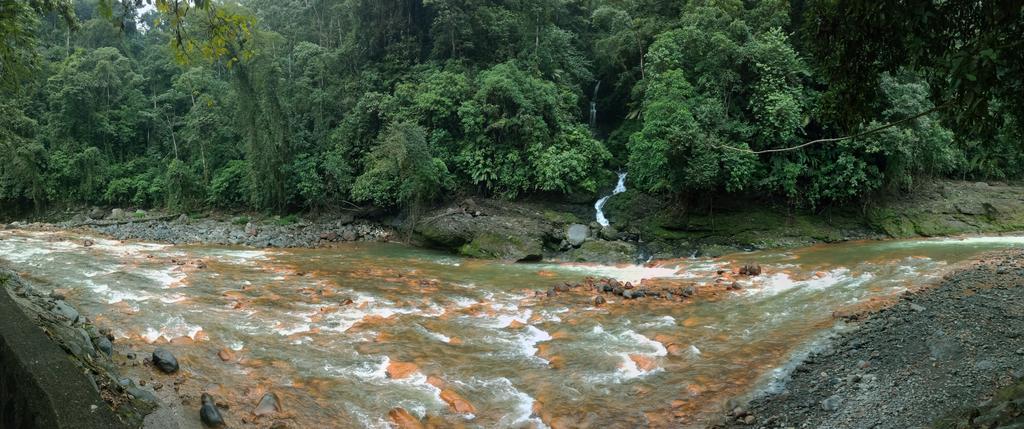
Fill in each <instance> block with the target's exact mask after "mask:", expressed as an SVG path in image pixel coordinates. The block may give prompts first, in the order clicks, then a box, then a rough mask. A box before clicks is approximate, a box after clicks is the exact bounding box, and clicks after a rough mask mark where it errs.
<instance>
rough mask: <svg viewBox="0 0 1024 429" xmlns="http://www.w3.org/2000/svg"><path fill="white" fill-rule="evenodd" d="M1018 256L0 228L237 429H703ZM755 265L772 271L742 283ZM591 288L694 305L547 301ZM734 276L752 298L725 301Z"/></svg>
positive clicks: (2, 240)
mask: <svg viewBox="0 0 1024 429" xmlns="http://www.w3.org/2000/svg"><path fill="white" fill-rule="evenodd" d="M86 239H88V240H92V241H94V242H95V244H94V245H92V246H88V247H86V246H83V245H82V243H83V242H84V241H85V240H86ZM1015 246H1024V237H1016V236H1013V237H972V238H965V239H920V240H906V241H873V242H849V243H842V244H831V245H818V246H812V247H807V248H801V249H793V250H788V251H762V252H752V253H743V254H736V255H729V256H726V257H723V258H717V259H701V258H695V259H682V260H672V261H658V262H655V263H652V264H648V265H647V266H619V267H610V266H595V265H579V264H555V263H537V264H505V263H500V262H494V261H482V260H470V259H463V258H459V257H455V256H451V255H448V254H443V253H437V252H432V251H426V250H422V249H415V248H410V247H407V246H403V245H398V244H379V243H375V244H369V243H364V244H347V245H344V246H342V247H337V248H331V249H287V250H284V249H267V250H256V249H245V248H230V247H219V246H170V245H164V244H155V243H140V242H120V241H114V240H108V239H104V238H101V237H96V236H86V235H80V234H73V233H57V232H28V231H0V260H3V262H4V265H10V266H11V267H13V268H15V269H16V270H18V271H20V272H22V273H23V274H24V275H25V276H26V278H28V279H30V280H32V281H34V282H35V283H37V284H38V285H39V286H41V287H43V288H55V287H59V288H62V289H63V292H64V293H65V294H66V295H67V297H68V300H69V301H70V302H72V303H73V304H76V305H77V306H78V307H79V308H80V309H82V310H83V311H84V312H85V313H86V314H89V315H92V316H93V318H94V319H95V321H96V322H97V323H98V324H99V325H101V326H107V327H110V328H112V330H113V333H114V335H115V336H116V337H117V341H116V342H115V344H116V345H117V347H118V350H119V351H121V352H125V351H129V350H135V351H139V352H148V351H152V349H153V348H154V347H155V346H156V345H161V346H163V347H166V348H168V349H170V350H172V351H173V352H174V353H175V354H176V355H177V356H178V358H179V360H180V361H181V363H182V367H183V369H184V371H185V372H186V374H187V378H188V383H187V384H186V386H189V387H187V388H183V394H185V395H187V396H188V395H193V397H198V394H199V392H201V391H210V392H213V393H214V394H215V395H216V396H218V397H219V398H221V399H222V400H223V401H224V402H225V403H227V404H229V405H230V409H229V410H228V411H227V413H226V414H227V417H228V420H229V423H232V427H239V426H243V425H241V424H239V422H241V420H240V419H241V418H242V417H245V416H248V411H250V410H251V409H252V407H254V405H255V403H256V402H257V401H258V400H259V398H260V396H261V395H262V394H263V393H265V392H267V391H273V392H274V393H276V394H277V395H278V396H279V397H281V399H282V402H283V404H284V408H285V410H286V412H287V417H288V421H289V422H290V423H291V425H292V426H291V427H303V428H304V427H372V428H378V427H388V425H389V424H390V420H389V419H388V412H389V411H390V410H391V409H393V408H396V407H402V408H404V409H406V410H408V411H409V412H410V413H411V414H413V415H416V416H418V417H422V416H426V415H429V416H432V418H433V419H434V420H435V421H440V422H442V423H443V424H444V425H448V426H455V425H464V426H465V427H544V426H546V425H548V424H552V423H554V425H565V426H568V427H585V426H588V425H589V426H590V427H636V426H651V427H680V426H700V424H701V421H702V420H703V419H704V418H705V417H706V416H708V415H710V413H715V412H717V410H719V409H721V407H722V405H723V403H724V401H725V400H726V399H728V398H729V397H732V396H735V395H738V394H742V393H745V392H748V391H750V389H752V388H755V387H757V388H763V387H764V386H766V385H769V384H770V382H771V380H772V378H773V377H776V376H778V375H779V374H781V373H782V371H780V370H779V368H780V366H782V365H783V364H784V363H785V362H787V361H788V360H789V359H790V358H791V357H792V356H793V355H794V353H798V352H799V351H801V350H802V349H804V348H806V346H807V344H808V343H809V342H810V341H812V340H814V339H816V338H819V337H820V336H821V335H823V333H824V332H826V331H828V329H829V328H832V327H833V326H834V325H835V324H836V321H835V320H836V319H835V318H834V314H835V313H836V312H848V311H855V310H857V309H861V308H865V307H871V306H878V305H883V304H884V303H885V302H886V301H887V300H889V299H892V298H893V297H895V296H896V295H898V294H899V293H900V292H902V291H905V290H907V289H912V288H915V287H921V286H923V285H927V284H928V283H929V282H932V281H934V280H935V279H936V278H938V277H939V276H941V275H942V274H943V273H944V272H945V270H946V269H947V268H948V267H950V266H951V265H952V264H955V263H957V262H959V261H964V260H966V259H969V258H971V257H974V256H976V255H978V254H980V253H982V252H985V251H989V250H998V249H1005V248H1008V247H1015ZM198 261H202V262H198ZM749 262H756V263H759V264H761V265H762V266H763V267H764V271H765V272H764V273H763V274H762V275H761V276H757V277H752V278H746V277H742V276H732V275H731V273H732V271H734V270H735V269H736V268H737V267H739V266H740V265H742V264H744V263H749ZM182 263H183V265H179V264H182ZM720 271H724V272H725V273H724V275H723V274H720ZM586 275H594V276H610V277H616V278H619V279H621V280H623V281H632V282H638V281H641V280H642V279H646V280H644V281H645V282H651V283H656V282H663V283H664V282H668V283H678V284H680V285H695V286H696V287H697V291H698V292H697V295H696V296H695V297H692V298H689V299H687V300H685V301H682V302H668V301H665V300H654V299H642V300H633V301H617V300H610V301H611V302H609V303H608V304H605V305H601V306H595V305H594V304H593V297H592V296H590V295H589V293H587V292H582V291H576V292H568V293H564V294H560V295H558V296H556V297H554V298H550V297H546V296H543V294H536V293H535V292H536V291H543V290H546V289H548V288H549V287H551V286H554V285H557V284H560V283H562V282H567V281H568V282H577V281H579V280H580V279H581V278H582V277H583V276H586ZM733 277H735V281H737V282H738V284H739V285H740V286H741V287H742V289H740V290H732V289H727V288H726V286H727V285H729V284H731V283H732V281H733ZM219 353H220V354H221V355H223V356H224V357H225V358H226V359H227V360H222V359H221V358H220V357H219V356H218V354H219ZM396 363H411V364H413V365H397V366H392V368H398V367H399V366H401V367H403V368H404V369H406V370H407V371H406V372H408V374H401V375H403V376H404V377H402V378H394V377H392V376H389V375H388V369H389V365H392V364H396ZM392 375H395V374H392ZM248 419H249V420H250V421H251V417H249V418H248Z"/></svg>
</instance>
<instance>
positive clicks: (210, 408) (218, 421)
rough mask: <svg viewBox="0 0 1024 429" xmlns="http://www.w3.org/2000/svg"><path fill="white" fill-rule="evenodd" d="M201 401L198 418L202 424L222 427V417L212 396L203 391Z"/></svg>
mask: <svg viewBox="0 0 1024 429" xmlns="http://www.w3.org/2000/svg"><path fill="white" fill-rule="evenodd" d="M202 401H203V406H202V407H201V408H199V419H200V420H202V421H203V424H204V425H206V427H211V428H219V427H224V417H221V415H220V410H219V409H217V404H216V403H215V402H214V400H213V397H212V396H210V395H209V394H207V393H204V394H203V399H202Z"/></svg>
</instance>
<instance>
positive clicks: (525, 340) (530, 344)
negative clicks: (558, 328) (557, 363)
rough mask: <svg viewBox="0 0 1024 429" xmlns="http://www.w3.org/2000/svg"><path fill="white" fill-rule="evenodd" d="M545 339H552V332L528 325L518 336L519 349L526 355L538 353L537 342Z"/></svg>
mask: <svg viewBox="0 0 1024 429" xmlns="http://www.w3.org/2000/svg"><path fill="white" fill-rule="evenodd" d="M545 341H551V334H549V333H547V332H545V331H543V330H541V329H537V328H536V327H535V326H533V325H527V326H526V328H524V332H523V333H522V334H520V335H518V337H517V342H518V343H519V351H520V352H522V354H523V355H525V356H533V355H535V354H537V344H538V343H542V342H545ZM545 362H546V361H545Z"/></svg>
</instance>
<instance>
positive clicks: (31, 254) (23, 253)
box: [0, 241, 53, 264]
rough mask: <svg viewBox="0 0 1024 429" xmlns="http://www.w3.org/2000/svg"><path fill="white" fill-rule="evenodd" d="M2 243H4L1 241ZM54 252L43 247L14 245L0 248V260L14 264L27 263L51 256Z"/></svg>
mask: <svg viewBox="0 0 1024 429" xmlns="http://www.w3.org/2000/svg"><path fill="white" fill-rule="evenodd" d="M0 243H4V242H3V241H0ZM50 253H53V250H50V249H45V248H41V247H17V246H14V245H3V246H0V258H3V259H6V260H8V261H11V262H14V263H18V264H21V263H25V262H28V261H31V260H33V259H36V258H38V257H40V256H43V255H49V254H50Z"/></svg>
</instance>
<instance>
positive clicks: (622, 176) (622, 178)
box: [594, 173, 627, 226]
mask: <svg viewBox="0 0 1024 429" xmlns="http://www.w3.org/2000/svg"><path fill="white" fill-rule="evenodd" d="M626 174H627V173H619V181H618V183H616V184H615V189H613V190H612V193H611V195H606V196H604V197H601V199H599V200H597V202H596V203H594V210H595V211H597V223H599V224H600V225H601V226H608V225H610V223H608V219H607V218H605V217H604V205H605V203H607V202H608V199H609V198H611V197H614V196H616V195H619V194H621V193H623V192H626Z"/></svg>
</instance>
